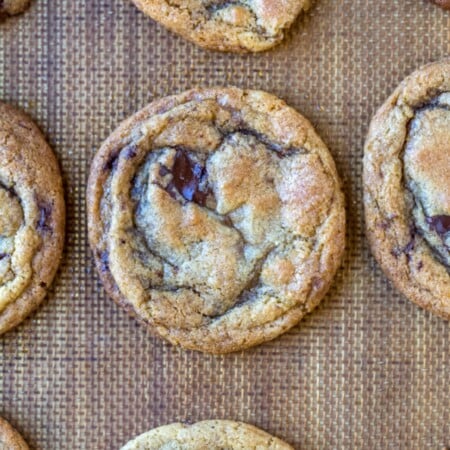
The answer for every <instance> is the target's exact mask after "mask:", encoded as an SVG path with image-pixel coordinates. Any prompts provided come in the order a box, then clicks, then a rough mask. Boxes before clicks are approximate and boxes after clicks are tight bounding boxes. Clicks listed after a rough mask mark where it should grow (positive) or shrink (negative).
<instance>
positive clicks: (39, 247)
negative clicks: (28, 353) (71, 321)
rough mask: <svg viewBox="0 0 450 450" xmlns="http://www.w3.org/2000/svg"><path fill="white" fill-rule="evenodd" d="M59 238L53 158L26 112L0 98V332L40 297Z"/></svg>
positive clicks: (58, 187) (58, 186) (60, 213)
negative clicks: (1, 101) (3, 101)
mask: <svg viewBox="0 0 450 450" xmlns="http://www.w3.org/2000/svg"><path fill="white" fill-rule="evenodd" d="M63 237H64V199H63V190H62V182H61V176H60V172H59V168H58V164H57V162H56V158H55V156H54V154H53V152H52V151H51V149H50V147H49V146H48V144H47V143H46V142H45V139H44V137H43V135H42V134H41V132H40V131H39V130H38V128H37V127H36V125H34V123H33V122H32V121H31V119H29V118H28V116H26V115H25V114H24V113H22V112H20V111H18V110H17V109H15V108H13V107H11V106H9V105H6V104H4V103H0V334H2V333H4V332H5V331H7V330H9V329H10V328H12V327H14V326H15V325H17V324H18V323H19V322H21V321H22V320H23V319H24V318H25V317H26V316H28V314H29V313H30V312H31V311H32V310H34V309H35V308H36V307H37V306H38V305H39V303H41V301H42V300H43V298H44V297H45V294H46V292H47V289H48V287H49V285H50V283H51V282H52V280H53V277H54V276H55V273H56V270H57V268H58V265H59V261H60V258H61V252H62V247H63Z"/></svg>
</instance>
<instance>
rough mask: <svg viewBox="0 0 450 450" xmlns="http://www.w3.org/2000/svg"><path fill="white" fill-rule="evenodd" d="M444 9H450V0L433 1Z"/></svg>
mask: <svg viewBox="0 0 450 450" xmlns="http://www.w3.org/2000/svg"><path fill="white" fill-rule="evenodd" d="M431 1H432V2H433V3H435V4H436V5H438V6H440V7H441V8H443V9H450V0H431Z"/></svg>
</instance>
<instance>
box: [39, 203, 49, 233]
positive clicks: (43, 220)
mask: <svg viewBox="0 0 450 450" xmlns="http://www.w3.org/2000/svg"><path fill="white" fill-rule="evenodd" d="M51 216H52V207H51V205H48V204H39V219H38V223H37V227H36V228H37V229H38V230H42V231H52V227H51V225H50V219H51Z"/></svg>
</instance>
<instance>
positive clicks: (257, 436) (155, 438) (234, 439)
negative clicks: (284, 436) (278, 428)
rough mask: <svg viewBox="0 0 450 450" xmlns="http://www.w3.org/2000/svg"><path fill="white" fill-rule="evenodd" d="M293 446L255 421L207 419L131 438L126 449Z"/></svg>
mask: <svg viewBox="0 0 450 450" xmlns="http://www.w3.org/2000/svg"><path fill="white" fill-rule="evenodd" d="M169 448H170V449H173V450H183V449H189V450H222V449H227V450H293V447H291V446H290V445H289V444H286V442H283V441H282V440H280V439H277V438H275V437H273V436H271V435H270V434H268V433H266V432H265V431H262V430H260V429H259V428H256V427H254V426H252V425H248V424H246V423H242V422H233V421H230V420H205V421H203V422H198V423H196V424H194V425H185V424H182V423H173V424H171V425H165V426H162V427H159V428H155V429H153V430H151V431H149V432H147V433H144V434H142V435H140V436H138V437H137V438H136V439H134V440H132V441H130V442H128V444H126V445H125V446H124V447H122V450H160V449H161V450H162V449H169Z"/></svg>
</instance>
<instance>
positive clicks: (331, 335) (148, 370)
mask: <svg viewBox="0 0 450 450" xmlns="http://www.w3.org/2000/svg"><path fill="white" fill-rule="evenodd" d="M449 53H450V13H446V12H444V11H442V10H440V9H438V8H436V7H433V6H432V5H431V4H429V3H428V2H426V1H425V0H376V1H374V0H316V2H315V5H314V7H313V9H312V10H311V12H310V13H309V14H308V15H307V16H305V17H303V18H301V19H300V20H299V21H298V22H297V23H296V25H295V26H294V27H293V28H292V29H291V31H290V32H289V34H288V37H287V39H286V40H285V42H284V43H283V44H282V45H281V46H279V47H277V48H275V49H273V50H271V51H268V52H266V53H264V54H256V55H249V56H238V55H228V54H220V53H214V52H209V51H205V50H202V49H200V48H197V47H196V46H194V45H192V44H190V43H188V42H186V41H184V40H182V39H181V38H179V37H177V36H175V35H173V34H172V33H170V32H168V31H167V30H165V29H164V28H163V27H162V26H160V25H158V24H156V23H155V22H153V21H152V20H150V19H148V18H147V17H145V16H144V15H143V14H141V13H140V12H138V10H137V9H136V8H135V7H134V5H133V4H132V3H131V2H130V1H127V0H74V1H72V0H35V1H34V3H33V6H32V8H31V9H30V10H28V11H27V13H26V14H24V15H23V16H20V17H18V18H14V19H11V20H8V21H7V22H6V23H3V24H2V25H0V98H2V99H4V100H6V101H9V102H11V103H13V104H15V105H19V106H21V107H22V108H23V109H25V110H26V111H27V112H29V113H30V114H31V115H32V117H34V119H35V120H36V121H37V123H38V124H39V125H40V127H41V128H42V130H43V131H44V132H45V134H46V135H47V137H48V140H49V142H50V143H51V145H52V147H53V148H54V150H55V152H56V153H57V155H58V157H59V161H60V163H61V166H62V170H63V174H64V180H65V187H66V199H67V209H68V215H67V241H66V248H65V254H64V260H63V263H62V266H61V270H60V272H59V274H58V276H57V279H56V282H55V283H54V286H53V288H52V292H51V293H50V295H49V299H48V301H46V303H45V304H44V306H43V307H41V308H40V309H39V310H38V312H37V313H36V314H35V315H33V316H32V317H31V318H30V319H29V320H27V321H25V322H24V323H23V324H22V325H21V326H19V327H18V328H17V329H16V330H14V331H12V332H10V333H8V334H6V335H5V336H3V337H1V338H0V416H3V417H5V418H7V419H8V420H10V421H11V422H12V423H13V424H14V426H16V427H17V428H18V429H19V430H20V432H21V433H22V434H23V435H24V437H25V438H26V439H27V441H28V442H29V443H30V445H31V446H32V448H34V449H39V450H40V449H42V450H44V449H45V450H65V449H67V450H78V449H80V450H85V449H86V450H102V449H106V450H114V449H119V448H120V446H121V445H123V444H124V443H125V442H126V441H128V440H129V439H130V438H132V437H134V436H135V435H137V434H139V433H141V432H144V431H146V430H148V429H150V428H152V427H155V426H158V425H162V424H166V423H170V422H174V421H198V420H201V419H209V418H228V419H235V420H242V421H245V422H249V423H252V424H255V425H257V426H259V427H261V428H263V429H265V430H267V431H268V432H270V433H273V434H275V435H277V436H279V437H281V438H283V439H285V440H286V441H288V442H290V443H291V444H292V445H293V446H294V447H295V448H296V449H437V450H442V449H443V448H446V447H447V446H450V394H449V384H450V327H449V324H448V323H447V322H445V321H443V320H441V319H439V318H436V317H434V316H432V315H430V314H429V313H426V312H423V311H421V310H419V309H418V308H417V307H415V306H414V305H412V304H411V303H409V302H408V301H407V300H406V299H405V298H403V297H402V296H401V295H399V294H398V293H397V292H396V291H395V290H394V289H393V288H392V287H391V286H390V284H389V283H388V282H387V281H386V279H385V277H384V276H383V274H382V273H381V271H380V269H379V268H378V267H377V265H376V264H375V262H374V260H373V258H372V257H371V255H370V252H369V249H368V246H367V241H366V239H365V236H364V222H363V207H362V183H361V172H362V164H361V162H362V160H361V158H362V149H363V142H364V137H365V134H366V132H367V128H368V124H369V121H370V118H371V116H372V115H373V113H374V112H375V110H376V108H377V107H378V106H379V105H380V104H381V103H382V102H383V101H384V100H385V98H386V97H387V96H388V95H389V93H390V92H391V91H392V90H393V89H394V88H395V87H396V86H397V84H398V83H399V82H400V81H401V80H402V79H403V78H404V77H405V76H406V75H407V74H409V73H410V72H411V71H413V70H414V69H415V68H417V67H419V66H420V65H422V64H424V63H427V62H429V61H432V60H436V59H439V58H441V57H443V56H445V55H448V54H449ZM228 84H233V85H236V86H240V87H245V88H258V89H264V90H267V91H269V92H273V93H274V94H276V95H278V96H279V97H281V98H283V99H285V100H286V101H287V102H288V103H289V104H290V105H292V106H293V107H295V108H296V109H298V110H299V111H300V112H302V113H303V114H304V115H305V116H306V117H308V118H309V119H310V120H311V121H312V122H313V124H314V125H315V127H316V128H317V130H318V132H319V133H320V135H321V136H322V137H323V139H324V140H325V142H326V143H327V145H328V146H329V148H330V150H331V152H332V154H333V156H334V158H335V160H336V162H337V166H338V170H339V173H340V175H341V177H342V179H343V183H344V189H345V194H346V197H347V210H348V232H347V243H348V244H347V252H346V256H345V260H344V263H343V267H342V269H341V270H340V271H339V273H338V275H337V276H336V280H335V283H334V285H333V288H332V290H331V291H330V293H329V294H328V295H327V297H326V298H325V300H324V301H323V302H322V304H321V305H320V306H319V308H317V309H316V310H315V311H314V312H313V313H312V314H311V315H309V316H308V317H307V318H306V319H305V320H303V321H302V322H301V324H300V325H299V326H298V327H296V328H294V329H293V330H291V331H290V332H288V333H287V334H285V335H284V336H283V337H281V338H279V339H277V340H275V341H273V342H270V343H268V344H265V345H262V346H260V347H257V348H255V349H252V350H249V351H246V352H242V353H237V354H232V355H229V356H223V357H215V356H208V355H203V354H199V353H196V352H190V351H183V350H181V349H177V348H174V347H172V346H171V345H169V344H166V343H164V342H163V341H161V340H159V339H157V338H153V337H150V336H149V335H148V333H147V332H146V330H145V329H144V328H143V327H141V326H139V325H138V324H137V323H136V322H135V321H134V320H133V319H131V318H129V317H128V316H127V315H126V314H125V313H124V312H123V311H122V310H120V309H119V308H118V307H116V306H115V305H114V304H113V303H112V302H111V301H110V300H109V299H108V298H107V297H106V296H105V294H104V292H103V290H102V287H101V284H100V282H99V280H98V278H97V276H96V274H95V273H94V270H93V264H92V259H91V255H90V251H89V248H88V245H87V239H86V208H85V203H84V195H85V187H86V181H87V176H88V170H89V164H90V160H91V158H92V156H93V154H94V152H95V151H96V149H97V148H98V147H99V146H100V144H101V142H102V141H103V139H105V138H106V137H107V136H108V134H109V133H110V132H111V131H112V130H113V129H114V128H115V127H116V126H117V124H118V123H119V122H120V121H121V120H122V119H123V118H125V117H126V116H128V115H130V114H131V113H133V112H134V111H136V110H138V109H139V108H141V107H142V106H144V105H145V104H147V103H149V102H150V101H151V100H153V99H155V98H157V97H160V96H164V95H168V94H172V93H176V92H181V91H183V90H186V89H188V88H191V87H194V86H215V85H228Z"/></svg>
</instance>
